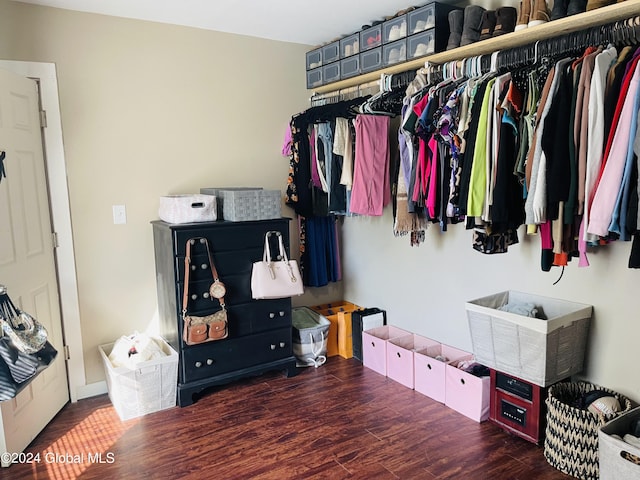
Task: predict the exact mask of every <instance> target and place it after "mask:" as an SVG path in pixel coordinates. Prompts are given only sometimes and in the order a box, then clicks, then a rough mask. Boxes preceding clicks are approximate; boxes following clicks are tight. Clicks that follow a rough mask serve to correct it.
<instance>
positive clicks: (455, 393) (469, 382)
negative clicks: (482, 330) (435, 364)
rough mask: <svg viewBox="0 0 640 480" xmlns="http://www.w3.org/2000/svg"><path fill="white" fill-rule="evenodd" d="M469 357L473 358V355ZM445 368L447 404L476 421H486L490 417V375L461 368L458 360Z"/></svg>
mask: <svg viewBox="0 0 640 480" xmlns="http://www.w3.org/2000/svg"><path fill="white" fill-rule="evenodd" d="M467 358H469V359H472V358H473V356H471V355H470V356H469V357H467ZM445 368H446V379H445V399H444V403H445V405H446V406H447V407H449V408H452V409H454V410H456V411H457V412H460V413H461V414H463V415H465V416H467V417H469V418H470V419H472V420H475V421H476V422H484V421H485V420H486V419H487V418H489V397H490V393H491V379H490V377H489V376H487V377H476V376H475V375H471V374H470V373H467V372H465V371H464V370H461V369H459V368H458V367H457V362H452V363H450V364H448V365H446V367H445Z"/></svg>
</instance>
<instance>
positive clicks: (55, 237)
mask: <svg viewBox="0 0 640 480" xmlns="http://www.w3.org/2000/svg"><path fill="white" fill-rule="evenodd" d="M51 237H52V238H53V248H58V247H59V246H60V243H59V242H58V232H51Z"/></svg>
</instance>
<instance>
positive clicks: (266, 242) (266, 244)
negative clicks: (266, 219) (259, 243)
mask: <svg viewBox="0 0 640 480" xmlns="http://www.w3.org/2000/svg"><path fill="white" fill-rule="evenodd" d="M271 235H276V236H277V237H278V250H279V254H280V258H282V259H283V260H284V261H285V262H286V263H287V265H288V264H289V257H287V252H286V251H285V249H284V243H283V241H282V233H281V232H279V231H277V230H271V231H269V232H267V233H266V235H265V236H264V252H263V254H262V260H263V261H265V262H266V263H271V247H270V246H269V237H270V236H271Z"/></svg>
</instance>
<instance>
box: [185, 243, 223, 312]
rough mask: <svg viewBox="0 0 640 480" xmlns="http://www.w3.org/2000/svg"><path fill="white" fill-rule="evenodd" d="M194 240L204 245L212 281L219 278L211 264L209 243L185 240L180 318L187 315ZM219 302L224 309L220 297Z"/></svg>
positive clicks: (217, 280) (211, 257)
mask: <svg viewBox="0 0 640 480" xmlns="http://www.w3.org/2000/svg"><path fill="white" fill-rule="evenodd" d="M196 240H200V242H201V243H204V244H205V246H206V247H207V256H208V257H209V266H210V268H211V276H212V277H213V281H214V283H215V282H219V281H220V278H219V277H218V271H217V270H216V266H215V265H214V263H213V255H211V249H210V248H209V241H208V240H207V239H206V238H204V237H200V238H190V239H189V240H187V245H186V253H185V255H184V288H183V289H182V318H183V319H184V317H185V316H186V314H187V302H188V301H189V273H190V272H191V244H192V243H195V241H196ZM218 300H219V301H220V306H221V307H222V308H223V309H224V308H225V303H224V297H220V298H219V299H218Z"/></svg>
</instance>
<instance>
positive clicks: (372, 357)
mask: <svg viewBox="0 0 640 480" xmlns="http://www.w3.org/2000/svg"><path fill="white" fill-rule="evenodd" d="M409 334H410V333H409V332H407V331H406V330H402V329H401V328H398V327H394V326H393V325H384V326H382V327H376V328H372V329H370V330H365V331H364V332H362V364H363V365H364V366H365V367H367V368H370V369H371V370H373V371H374V372H378V373H379V374H380V375H385V376H386V375H387V340H389V339H391V338H396V337H401V336H403V335H409Z"/></svg>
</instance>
